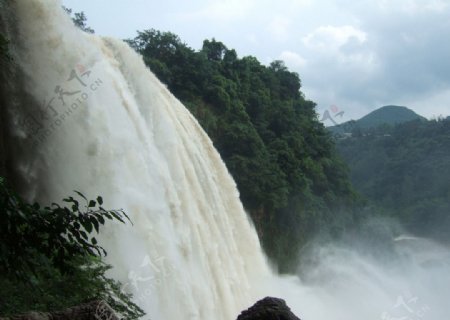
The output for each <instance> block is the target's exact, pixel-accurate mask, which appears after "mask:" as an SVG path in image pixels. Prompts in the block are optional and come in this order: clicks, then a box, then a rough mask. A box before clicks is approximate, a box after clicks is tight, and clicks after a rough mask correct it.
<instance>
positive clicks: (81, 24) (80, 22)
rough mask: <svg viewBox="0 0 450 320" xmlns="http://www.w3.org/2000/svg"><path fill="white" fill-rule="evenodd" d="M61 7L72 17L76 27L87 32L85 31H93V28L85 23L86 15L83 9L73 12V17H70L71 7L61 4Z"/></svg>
mask: <svg viewBox="0 0 450 320" xmlns="http://www.w3.org/2000/svg"><path fill="white" fill-rule="evenodd" d="M63 9H64V11H66V13H67V14H68V15H69V16H70V17H71V18H72V21H73V23H74V24H75V25H76V26H77V27H78V28H80V29H81V30H83V31H84V32H87V33H94V29H92V28H91V27H88V26H87V24H86V21H87V17H86V15H85V14H84V12H83V11H81V12H75V13H73V17H72V9H69V8H66V7H64V6H63Z"/></svg>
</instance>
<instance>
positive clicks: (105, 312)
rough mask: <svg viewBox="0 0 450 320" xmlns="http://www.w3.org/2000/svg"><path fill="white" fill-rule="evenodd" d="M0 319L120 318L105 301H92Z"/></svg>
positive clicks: (100, 319)
mask: <svg viewBox="0 0 450 320" xmlns="http://www.w3.org/2000/svg"><path fill="white" fill-rule="evenodd" d="M0 320H119V318H118V317H117V316H116V315H115V313H114V311H113V310H112V309H111V307H110V306H109V305H108V304H107V303H106V302H104V301H92V302H89V303H85V304H81V305H79V306H76V307H73V308H69V309H66V310H64V311H59V312H51V313H41V312H30V313H27V314H23V315H18V316H13V317H10V318H0Z"/></svg>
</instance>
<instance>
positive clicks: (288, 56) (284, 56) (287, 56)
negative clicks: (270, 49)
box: [280, 50, 307, 70]
mask: <svg viewBox="0 0 450 320" xmlns="http://www.w3.org/2000/svg"><path fill="white" fill-rule="evenodd" d="M280 60H283V61H284V62H285V63H286V65H287V66H288V67H289V68H291V69H293V70H299V69H300V70H301V69H302V68H303V67H305V66H306V64H307V61H306V59H305V58H303V57H302V56H300V55H299V54H298V53H295V52H292V51H287V50H286V51H283V52H282V53H281V54H280Z"/></svg>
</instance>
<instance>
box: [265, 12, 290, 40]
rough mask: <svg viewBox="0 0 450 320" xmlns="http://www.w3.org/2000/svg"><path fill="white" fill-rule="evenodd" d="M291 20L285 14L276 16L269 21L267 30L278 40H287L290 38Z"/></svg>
mask: <svg viewBox="0 0 450 320" xmlns="http://www.w3.org/2000/svg"><path fill="white" fill-rule="evenodd" d="M290 24H291V21H290V19H289V18H286V17H285V16H280V15H278V16H275V17H274V18H273V19H272V20H271V21H270V23H269V25H268V27H267V30H268V31H269V33H270V34H271V35H272V37H273V38H274V39H275V40H276V41H281V42H283V41H286V40H287V39H288V38H289V33H290V31H291V30H289V26H290Z"/></svg>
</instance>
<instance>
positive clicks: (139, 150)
mask: <svg viewBox="0 0 450 320" xmlns="http://www.w3.org/2000/svg"><path fill="white" fill-rule="evenodd" d="M11 6H12V8H10V10H11V12H10V15H11V16H9V17H8V19H9V21H14V23H15V25H14V27H15V30H10V33H12V32H14V33H13V34H11V39H12V51H13V55H14V57H15V63H17V68H18V70H16V71H15V74H14V75H11V77H14V78H15V79H16V82H18V83H19V82H20V87H16V88H13V89H11V90H15V92H14V95H13V96H14V97H15V99H14V100H11V101H8V102H7V103H8V105H7V106H6V107H7V108H6V112H7V113H8V115H7V116H8V119H10V121H9V125H10V132H11V133H10V139H11V142H10V143H9V147H8V148H9V150H8V157H7V162H8V161H13V162H14V169H15V171H16V175H18V176H19V178H20V180H21V183H22V184H23V185H25V186H28V187H27V188H26V190H25V192H26V196H27V198H28V199H29V200H32V201H35V200H36V201H39V202H41V203H50V202H52V201H59V200H61V199H62V198H63V197H65V196H67V195H69V194H73V190H81V191H82V192H83V193H85V194H86V195H87V196H89V197H91V198H94V197H96V196H97V195H102V196H103V198H104V199H105V201H106V203H105V207H108V208H123V209H124V210H125V212H126V213H127V214H128V215H129V216H130V218H131V220H132V222H133V224H134V225H133V226H131V225H126V226H123V225H120V224H116V225H115V224H113V225H111V224H110V225H108V226H107V227H105V229H104V230H103V231H102V237H101V244H102V245H103V246H104V247H105V249H106V250H107V252H108V256H107V259H106V261H107V262H108V263H110V264H112V265H113V266H114V269H113V277H114V278H116V279H118V280H120V281H121V282H122V283H123V284H124V288H125V290H128V291H130V292H132V293H133V294H134V295H135V299H136V300H137V303H138V304H139V305H140V306H141V307H142V308H143V309H144V310H145V311H146V312H147V314H148V317H149V318H151V319H234V318H235V317H236V315H237V314H238V313H239V312H240V311H241V310H243V309H244V308H245V307H248V306H249V305H250V304H251V303H252V302H253V300H254V298H255V297H252V295H251V285H250V283H251V282H253V281H255V280H256V279H257V278H258V277H265V276H267V275H268V274H269V269H268V267H267V265H266V262H265V258H264V256H263V254H262V251H261V247H260V244H259V241H258V238H257V236H256V233H255V231H254V230H253V227H252V225H251V223H250V221H249V219H248V218H247V216H246V213H245V212H244V209H243V207H242V204H241V203H240V201H239V194H238V192H237V189H236V185H235V183H234V181H233V180H232V178H231V176H230V175H229V173H228V171H227V169H226V167H225V165H224V163H223V161H222V160H221V158H220V156H219V154H218V153H217V151H216V150H215V149H214V147H213V145H212V142H211V140H210V139H209V138H208V136H207V135H206V134H205V133H204V132H203V130H202V129H201V127H200V126H199V124H198V123H197V121H196V120H195V119H194V118H193V116H192V115H191V114H190V113H189V112H188V111H187V110H186V108H185V107H184V106H183V105H182V104H181V103H180V102H179V101H178V100H177V99H176V98H175V97H174V96H173V95H172V94H171V93H170V92H169V91H168V90H167V89H166V88H165V86H164V85H163V84H161V83H160V82H159V81H158V80H157V79H156V77H155V76H154V75H153V74H152V73H151V72H150V71H149V70H148V69H147V68H146V66H145V65H144V63H143V61H142V59H141V57H140V56H139V55H138V54H136V53H135V52H134V51H133V50H132V49H131V48H129V46H128V45H127V44H125V43H124V42H122V41H119V40H115V39H109V38H100V37H97V36H93V35H89V34H85V33H83V32H80V31H79V30H78V29H77V28H76V27H75V26H74V25H73V24H72V22H71V20H70V18H69V17H68V16H67V14H65V13H64V12H63V11H62V10H61V7H60V3H59V2H58V1H48V0H47V1H44V0H41V1H36V0H33V1H17V2H14V4H12V5H11ZM10 80H11V79H10ZM9 97H11V95H9Z"/></svg>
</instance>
